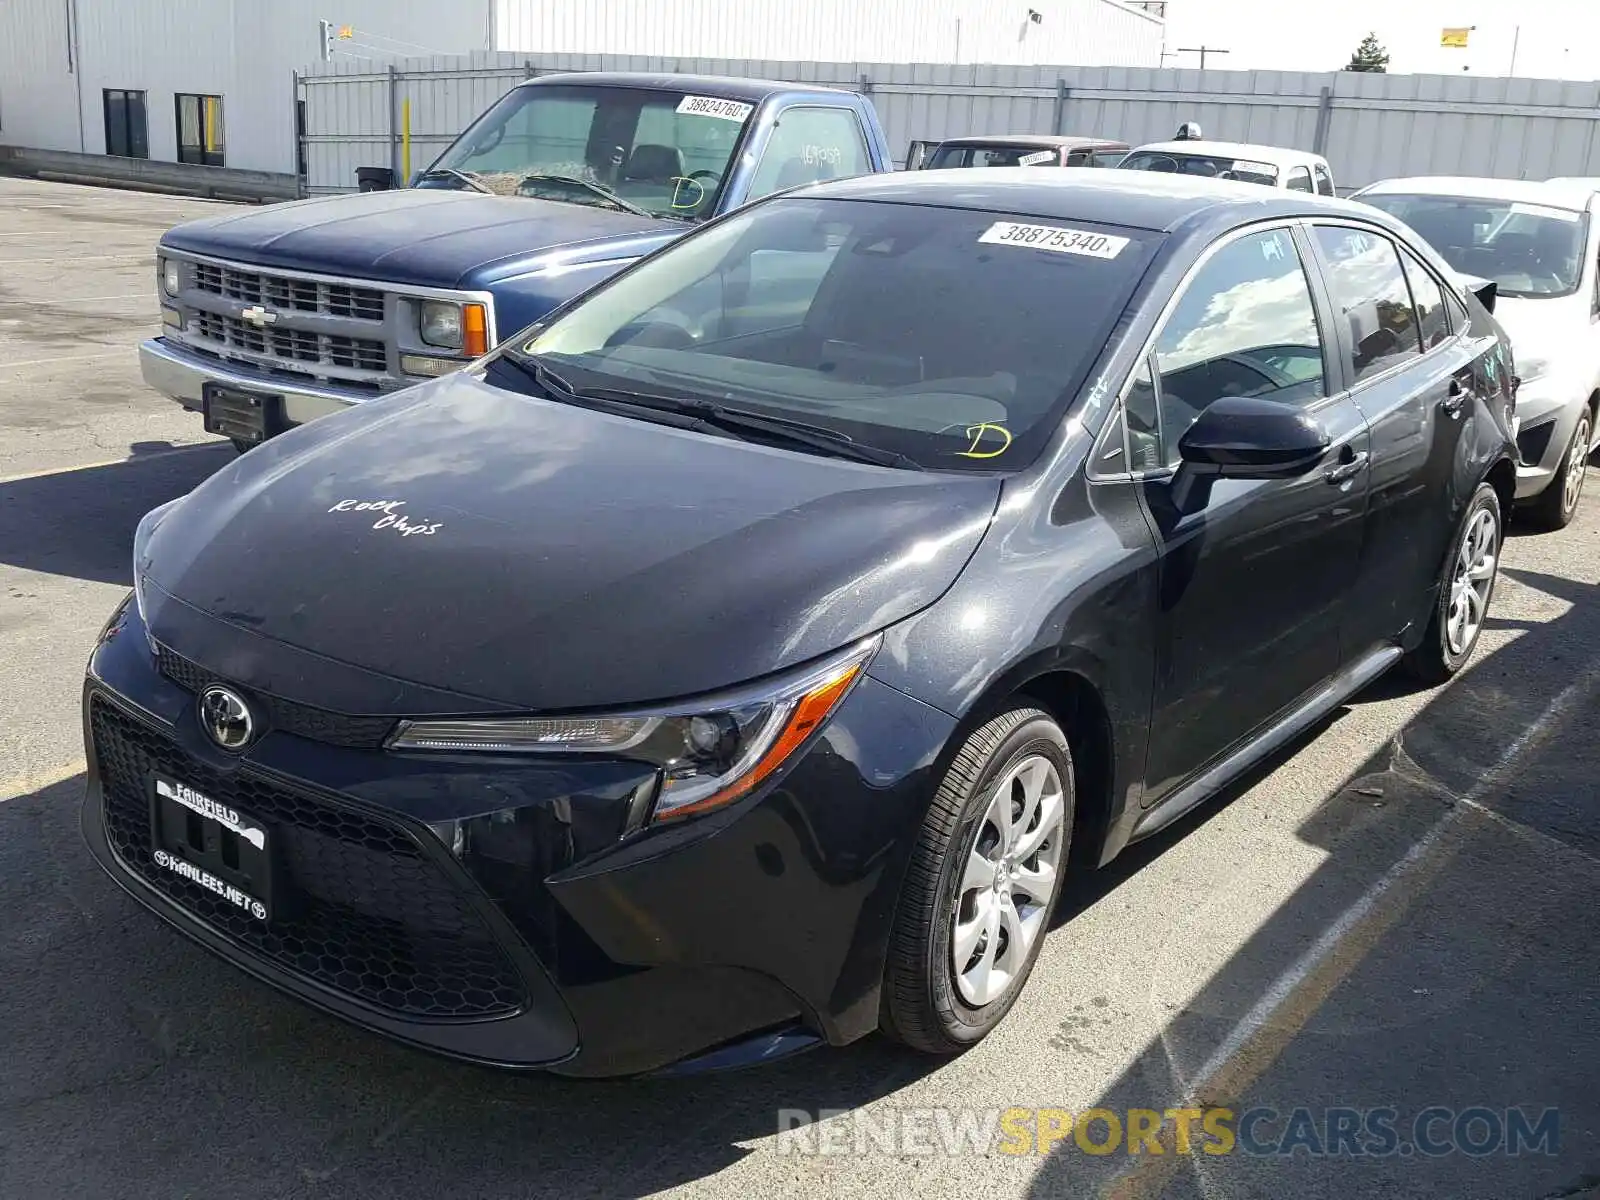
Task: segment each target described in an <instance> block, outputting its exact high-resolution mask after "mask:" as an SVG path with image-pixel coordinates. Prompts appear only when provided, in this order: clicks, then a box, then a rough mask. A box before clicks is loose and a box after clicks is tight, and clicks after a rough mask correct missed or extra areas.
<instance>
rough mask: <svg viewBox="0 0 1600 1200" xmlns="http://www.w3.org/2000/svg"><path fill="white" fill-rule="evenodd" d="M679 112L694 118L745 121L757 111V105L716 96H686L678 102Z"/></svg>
mask: <svg viewBox="0 0 1600 1200" xmlns="http://www.w3.org/2000/svg"><path fill="white" fill-rule="evenodd" d="M678 111H679V112H681V113H687V114H688V115H690V116H694V117H720V118H721V119H722V120H724V121H743V120H744V119H745V118H746V117H748V116H749V115H750V114H751V113H752V112H754V111H755V105H753V104H745V103H743V102H742V101H739V100H719V99H718V98H717V97H715V96H685V97H684V98H683V99H682V100H680V101H679V102H678Z"/></svg>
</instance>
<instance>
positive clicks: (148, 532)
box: [133, 496, 183, 628]
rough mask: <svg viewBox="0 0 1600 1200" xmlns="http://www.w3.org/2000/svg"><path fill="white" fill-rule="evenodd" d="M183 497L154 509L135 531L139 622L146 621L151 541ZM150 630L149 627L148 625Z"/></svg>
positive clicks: (134, 557)
mask: <svg viewBox="0 0 1600 1200" xmlns="http://www.w3.org/2000/svg"><path fill="white" fill-rule="evenodd" d="M182 499H183V497H182V496H180V497H178V499H177V500H168V501H167V502H166V503H165V504H163V505H160V506H159V507H157V508H152V509H151V510H150V511H149V512H147V513H145V515H144V516H143V517H141V518H140V519H139V525H138V528H136V529H135V530H134V531H133V603H134V606H135V607H136V608H137V609H138V610H139V620H140V621H141V622H143V621H144V620H145V607H144V576H145V572H146V571H147V570H148V569H149V566H150V539H151V538H152V537H154V536H155V532H156V529H157V527H158V526H160V524H161V522H162V521H163V520H165V519H166V516H167V514H168V513H170V512H171V511H172V510H173V509H174V508H176V507H177V506H178V504H179V502H180V501H182ZM147 628H148V625H147Z"/></svg>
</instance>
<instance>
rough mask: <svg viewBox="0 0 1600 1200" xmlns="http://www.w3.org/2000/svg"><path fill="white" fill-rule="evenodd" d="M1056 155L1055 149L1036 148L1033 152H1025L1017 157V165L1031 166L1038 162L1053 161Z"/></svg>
mask: <svg viewBox="0 0 1600 1200" xmlns="http://www.w3.org/2000/svg"><path fill="white" fill-rule="evenodd" d="M1055 156H1056V152H1055V151H1054V150H1035V151H1034V152H1033V153H1032V154H1024V155H1023V156H1022V157H1021V158H1019V159H1017V166H1019V167H1031V166H1034V165H1036V164H1038V163H1046V162H1051V161H1053V160H1054V159H1055Z"/></svg>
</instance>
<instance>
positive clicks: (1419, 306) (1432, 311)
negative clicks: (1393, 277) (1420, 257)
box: [1400, 250, 1450, 350]
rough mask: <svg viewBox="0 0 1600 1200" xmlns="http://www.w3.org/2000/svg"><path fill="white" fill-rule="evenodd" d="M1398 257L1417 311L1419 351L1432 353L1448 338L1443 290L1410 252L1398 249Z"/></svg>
mask: <svg viewBox="0 0 1600 1200" xmlns="http://www.w3.org/2000/svg"><path fill="white" fill-rule="evenodd" d="M1400 258H1401V261H1403V262H1404V263H1405V268H1406V280H1407V281H1408V282H1409V283H1410V284H1411V300H1412V303H1413V304H1414V305H1415V307H1416V310H1417V328H1418V330H1419V332H1420V333H1421V334H1422V348H1423V349H1424V350H1432V349H1433V348H1434V347H1435V346H1437V345H1440V344H1441V343H1443V342H1446V341H1448V340H1449V339H1450V319H1449V317H1447V316H1446V315H1445V307H1444V289H1443V288H1441V287H1440V286H1439V281H1438V280H1437V279H1435V278H1434V277H1433V275H1432V274H1431V273H1430V272H1429V270H1428V268H1427V267H1425V266H1423V265H1422V264H1421V263H1420V262H1418V261H1417V259H1416V257H1415V256H1414V255H1412V254H1411V252H1410V251H1408V250H1402V251H1401V252H1400Z"/></svg>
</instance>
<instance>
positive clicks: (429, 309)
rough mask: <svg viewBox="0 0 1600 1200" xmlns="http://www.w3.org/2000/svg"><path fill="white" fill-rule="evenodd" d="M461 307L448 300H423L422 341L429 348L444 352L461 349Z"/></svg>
mask: <svg viewBox="0 0 1600 1200" xmlns="http://www.w3.org/2000/svg"><path fill="white" fill-rule="evenodd" d="M461 335H462V320H461V305H459V304H452V303H451V302H450V301H448V300H425V301H423V303H422V340H423V341H425V342H427V343H428V345H430V346H442V347H443V348H445V349H446V350H459V349H461Z"/></svg>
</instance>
